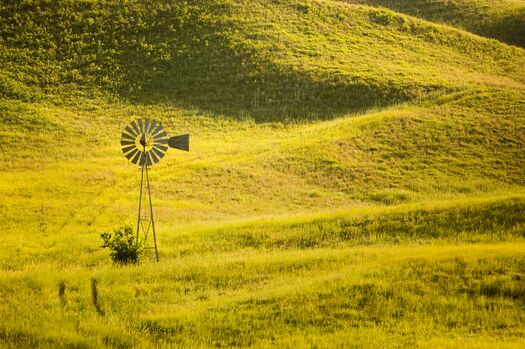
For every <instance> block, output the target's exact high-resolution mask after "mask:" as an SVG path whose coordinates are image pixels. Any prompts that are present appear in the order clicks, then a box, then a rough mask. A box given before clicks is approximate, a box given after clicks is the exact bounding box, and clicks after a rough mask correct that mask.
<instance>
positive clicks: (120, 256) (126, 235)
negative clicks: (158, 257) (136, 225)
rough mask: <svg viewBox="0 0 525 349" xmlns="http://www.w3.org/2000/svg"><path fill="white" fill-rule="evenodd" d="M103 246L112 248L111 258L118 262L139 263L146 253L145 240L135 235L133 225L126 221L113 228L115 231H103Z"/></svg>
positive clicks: (122, 263) (121, 263)
mask: <svg viewBox="0 0 525 349" xmlns="http://www.w3.org/2000/svg"><path fill="white" fill-rule="evenodd" d="M100 237H101V238H102V240H103V241H104V244H103V245H102V247H103V248H109V249H110V250H111V254H110V257H111V260H113V262H115V263H116V264H120V265H124V264H129V263H133V264H137V263H139V262H140V260H141V259H142V257H143V256H144V254H145V246H144V242H143V241H141V240H139V239H138V238H137V237H135V235H134V233H133V226H132V225H131V224H129V223H126V224H124V225H122V226H118V227H116V228H114V229H113V233H108V232H106V233H102V234H100Z"/></svg>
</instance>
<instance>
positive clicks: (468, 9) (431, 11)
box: [346, 0, 525, 47]
mask: <svg viewBox="0 0 525 349" xmlns="http://www.w3.org/2000/svg"><path fill="white" fill-rule="evenodd" d="M346 1H348V2H352V3H360V4H368V5H375V6H383V7H387V8H390V9H392V10H396V11H399V12H402V13H406V14H410V15H413V16H416V17H421V18H425V19H428V20H430V21H435V22H440V23H447V24H451V25H453V26H457V27H459V28H463V29H465V30H468V31H471V32H473V33H476V34H479V35H482V36H486V37H489V38H494V39H497V40H500V41H503V42H506V43H508V44H511V45H517V46H521V47H524V46H525V3H524V2H523V1H522V0H503V1H502V0H499V1H492V0H438V1H436V0H415V1H414V0H346Z"/></svg>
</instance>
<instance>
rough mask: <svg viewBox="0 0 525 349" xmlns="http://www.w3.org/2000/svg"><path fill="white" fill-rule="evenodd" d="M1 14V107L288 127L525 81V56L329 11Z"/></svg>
mask: <svg viewBox="0 0 525 349" xmlns="http://www.w3.org/2000/svg"><path fill="white" fill-rule="evenodd" d="M0 11H1V18H2V19H1V21H2V22H0V24H1V25H0V28H2V31H1V37H2V42H1V44H2V46H3V48H4V49H3V52H4V53H3V54H2V57H1V62H2V65H3V67H4V68H3V74H2V75H1V76H0V78H1V79H2V82H1V85H0V86H1V88H2V95H3V96H5V97H12V98H20V99H22V100H38V99H41V98H44V96H45V99H49V98H51V99H52V100H53V101H54V103H58V104H62V103H64V102H66V101H67V102H66V103H69V104H71V103H78V99H79V98H80V99H85V98H92V96H97V95H100V94H104V93H107V92H111V93H112V94H114V95H117V96H120V97H122V98H124V99H125V100H128V101H132V102H133V103H139V104H152V103H153V104H156V103H162V104H176V105H180V106H184V107H187V108H195V109H197V110H202V111H204V112H211V113H212V114H222V115H226V116H232V117H235V118H238V119H245V118H255V119H256V120H259V121H270V120H281V121H285V120H290V119H296V120H300V119H312V118H313V119H328V118H333V117H336V116H340V115H344V114H346V113H349V112H358V111H363V110H366V109H369V108H373V107H380V106H387V105H391V104H395V103H400V102H403V101H408V100H412V99H414V98H421V97H423V98H424V97H425V96H426V95H427V94H428V93H431V92H439V93H445V92H447V91H454V90H458V89H460V88H464V87H467V86H472V85H480V84H481V85H504V86H509V85H512V84H514V85H521V84H522V83H523V81H524V80H525V77H524V76H525V75H524V73H523V69H522V68H523V61H524V57H525V54H524V52H523V51H518V50H513V49H511V48H508V47H504V46H502V45H498V44H497V43H495V42H488V41H484V40H481V39H477V38H473V37H470V36H468V35H466V34H463V33H459V32H455V31H453V30H450V29H445V28H442V27H436V26H434V25H432V24H430V23H425V22H421V21H419V20H415V19H412V18H409V17H405V16H400V15H397V14H395V13H393V12H385V11H383V10H377V9H373V8H368V7H361V6H353V5H348V6H343V5H341V4H338V3H337V2H331V1H317V2H308V3H307V4H306V5H304V4H302V3H301V2H296V1H275V2H268V1H249V2H233V1H232V2H230V1H226V0H221V1H213V2H209V1H197V0H193V1H189V2H176V3H170V4H166V3H165V2H164V1H145V2H136V3H133V5H126V6H124V5H122V4H119V3H114V2H94V1H57V2H55V1H36V2H10V3H8V4H5V5H3V6H2V7H1V8H0ZM274 13H279V16H273V15H272V14H274ZM386 47H388V49H387V50H385V48H386ZM503 77H506V79H503ZM512 79H514V81H512ZM104 91H105V92H104Z"/></svg>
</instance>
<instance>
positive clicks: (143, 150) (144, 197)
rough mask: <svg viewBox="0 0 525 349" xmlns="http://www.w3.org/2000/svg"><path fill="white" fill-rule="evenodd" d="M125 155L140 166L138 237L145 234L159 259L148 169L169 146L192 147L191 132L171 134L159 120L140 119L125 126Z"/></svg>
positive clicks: (121, 143) (123, 149)
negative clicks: (151, 240)
mask: <svg viewBox="0 0 525 349" xmlns="http://www.w3.org/2000/svg"><path fill="white" fill-rule="evenodd" d="M120 145H121V146H122V152H123V153H124V156H125V157H126V158H127V159H128V160H129V161H131V162H132V163H133V164H134V165H138V166H140V170H141V174H140V194H139V209H138V215H137V239H139V238H140V235H141V233H142V236H143V238H144V243H145V244H146V247H147V248H154V249H155V258H156V260H157V262H158V261H159V251H158V249H157V235H156V233H155V220H154V219H153V205H152V203H151V189H150V182H149V170H150V168H151V166H153V165H154V164H156V163H158V162H159V161H160V159H162V158H163V157H164V155H166V152H167V151H168V147H169V148H175V149H180V150H184V151H189V150H190V147H189V145H190V135H188V134H184V135H180V136H175V137H169V136H168V134H167V133H166V131H164V128H163V127H162V124H161V123H160V122H158V121H156V120H151V119H138V120H135V121H132V122H131V123H130V124H129V125H128V126H126V127H125V128H124V132H122V138H121V140H120ZM150 232H151V235H153V246H148V237H149V235H150V234H149V233H150Z"/></svg>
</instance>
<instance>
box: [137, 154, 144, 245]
mask: <svg viewBox="0 0 525 349" xmlns="http://www.w3.org/2000/svg"><path fill="white" fill-rule="evenodd" d="M143 185H144V164H142V169H141V174H140V196H139V214H138V218H137V240H138V239H139V231H140V209H141V208H142V191H143Z"/></svg>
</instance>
